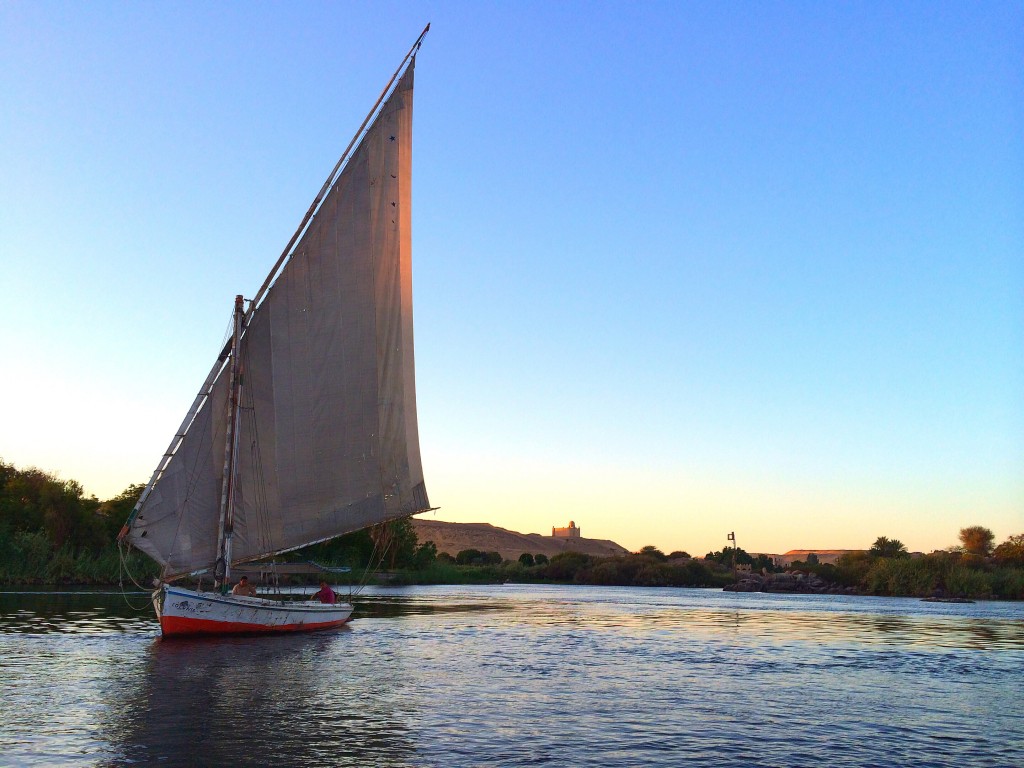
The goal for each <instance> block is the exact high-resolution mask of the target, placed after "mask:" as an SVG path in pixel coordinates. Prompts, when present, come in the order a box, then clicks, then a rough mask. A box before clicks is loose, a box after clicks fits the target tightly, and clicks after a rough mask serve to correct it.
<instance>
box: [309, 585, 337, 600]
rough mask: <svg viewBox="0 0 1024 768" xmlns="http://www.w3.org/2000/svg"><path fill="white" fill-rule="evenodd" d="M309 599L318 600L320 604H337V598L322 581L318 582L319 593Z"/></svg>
mask: <svg viewBox="0 0 1024 768" xmlns="http://www.w3.org/2000/svg"><path fill="white" fill-rule="evenodd" d="M310 599H311V600H319V601H320V602H321V603H331V604H332V605H333V604H334V603H336V602H338V596H337V595H336V594H334V590H333V589H331V588H330V586H328V584H327V582H326V581H324V580H323V579H321V580H320V591H319V592H317V593H316V594H315V595H313V597H312V598H310Z"/></svg>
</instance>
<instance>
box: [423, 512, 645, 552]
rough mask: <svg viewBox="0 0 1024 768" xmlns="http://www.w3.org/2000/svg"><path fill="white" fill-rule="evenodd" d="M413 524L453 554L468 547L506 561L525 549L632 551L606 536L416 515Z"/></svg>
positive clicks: (542, 550) (439, 549)
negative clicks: (556, 534) (567, 535)
mask: <svg viewBox="0 0 1024 768" xmlns="http://www.w3.org/2000/svg"><path fill="white" fill-rule="evenodd" d="M412 524H413V527H414V528H415V529H416V537H417V538H418V539H419V540H420V542H421V543H422V542H424V541H432V542H434V544H435V545H436V546H437V551H438V552H447V553H448V554H449V555H451V556H452V557H454V556H455V555H457V554H458V553H459V552H461V551H462V550H464V549H479V550H480V551H481V552H500V553H501V556H502V557H503V558H505V559H506V560H518V559H519V556H520V555H521V554H523V553H524V552H529V553H530V554H531V555H538V554H544V555H547V556H548V557H551V556H552V555H557V554H558V553H559V552H568V551H573V552H582V553H583V554H586V555H597V556H598V557H610V556H613V555H625V554H628V553H629V550H627V549H626V548H625V547H620V546H619V545H618V544H616V543H615V542H614V541H608V540H606V539H583V538H580V539H556V538H553V537H551V536H541V535H540V534H539V533H516V532H515V531H508V530H506V529H504V528H497V527H495V526H493V525H491V524H490V523H445V522H441V521H440V520H431V519H429V518H426V519H423V518H416V517H414V518H413V519H412Z"/></svg>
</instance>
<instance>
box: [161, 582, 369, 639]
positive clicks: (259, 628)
mask: <svg viewBox="0 0 1024 768" xmlns="http://www.w3.org/2000/svg"><path fill="white" fill-rule="evenodd" d="M153 604H154V607H155V608H156V611H157V617H158V618H159V619H160V630H161V631H162V632H163V634H164V636H165V637H166V636H174V635H228V634H250V633H260V632H310V631H313V630H318V629H330V628H331V627H340V626H341V625H342V624H344V623H345V622H347V621H348V620H349V618H350V617H351V616H352V606H351V605H350V604H349V603H335V604H333V605H331V604H327V603H320V602H314V601H295V602H281V601H278V600H264V599H263V598H260V597H241V596H236V595H230V594H228V595H221V594H219V593H216V592H194V591H192V590H190V589H182V588H181V587H172V586H169V585H166V584H165V585H164V586H163V590H162V592H160V591H158V592H156V593H155V594H154V595H153Z"/></svg>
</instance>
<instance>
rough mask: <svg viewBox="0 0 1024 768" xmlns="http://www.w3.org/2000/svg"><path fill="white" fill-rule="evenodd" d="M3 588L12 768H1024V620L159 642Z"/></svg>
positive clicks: (769, 598) (465, 598) (363, 633)
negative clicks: (139, 767)
mask: <svg viewBox="0 0 1024 768" xmlns="http://www.w3.org/2000/svg"><path fill="white" fill-rule="evenodd" d="M128 602H131V603H133V604H135V605H137V606H138V607H140V608H142V609H145V608H146V606H145V602H146V601H145V595H142V594H131V595H129V596H128V600H127V601H126V599H125V597H124V596H122V595H121V594H120V592H73V593H67V592H64V593H54V592H15V591H8V592H6V593H0V765H3V766H7V765H14V766H21V765H32V766H35V765H53V766H72V765H100V766H121V765H163V766H303V767H312V766H526V765H545V764H546V765H552V766H609V765H617V766H682V765H690V764H697V763H701V764H704V765H711V766H744V767H747V766H794V767H796V766H957V767H958V768H960V767H962V766H1006V768H1011V767H1013V766H1022V765H1024V705H1022V701H1024V698H1022V697H1024V605H1022V604H1017V603H977V604H971V605H962V604H936V603H922V602H920V601H918V600H912V599H885V598H860V597H846V596H819V595H813V596H812V595H800V596H786V595H766V594H739V593H726V592H720V591H714V590H699V589H627V588H589V587H559V586H520V585H516V586H513V585H504V586H484V587H466V586H460V587H415V588H393V589H368V590H367V591H365V592H364V593H363V594H362V595H360V596H359V597H358V598H357V600H356V604H357V611H356V614H355V617H354V620H353V622H352V623H351V625H350V627H348V628H345V629H342V630H333V631H328V632H322V633H314V634H307V635H293V636H280V637H241V638H221V639H207V640H177V641H168V640H164V641H162V640H160V639H159V629H158V627H157V624H156V622H155V620H154V619H153V618H152V617H151V615H150V614H149V613H148V612H146V611H145V610H143V611H141V612H136V611H134V610H133V609H132V608H131V607H129V605H128Z"/></svg>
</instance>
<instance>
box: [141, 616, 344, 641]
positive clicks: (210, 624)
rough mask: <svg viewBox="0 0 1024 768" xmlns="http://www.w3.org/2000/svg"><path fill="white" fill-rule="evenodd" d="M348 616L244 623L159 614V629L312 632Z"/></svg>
mask: <svg viewBox="0 0 1024 768" xmlns="http://www.w3.org/2000/svg"><path fill="white" fill-rule="evenodd" d="M349 618H351V617H345V618H344V619H338V620H336V621H323V622H320V623H316V624H306V623H302V624H278V625H277V626H273V627H270V626H267V625H265V624H246V623H244V622H238V621H210V620H209V619H193V618H189V617H186V616H161V617H160V630H161V631H162V632H163V634H164V636H165V637H166V636H170V635H238V634H246V635H247V634H252V633H255V632H259V633H264V632H312V631H315V630H318V629H331V628H332V627H340V626H341V625H342V624H345V623H346V622H347V621H348V620H349Z"/></svg>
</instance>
